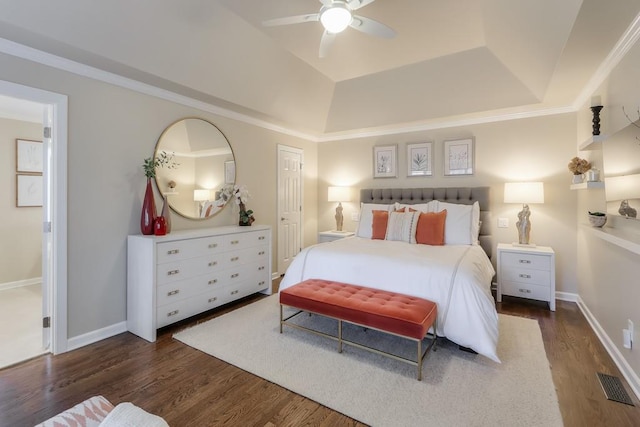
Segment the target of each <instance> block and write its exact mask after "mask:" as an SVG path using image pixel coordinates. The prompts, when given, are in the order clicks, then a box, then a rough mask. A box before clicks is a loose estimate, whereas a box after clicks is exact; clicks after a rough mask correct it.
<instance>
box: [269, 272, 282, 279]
mask: <svg viewBox="0 0 640 427" xmlns="http://www.w3.org/2000/svg"><path fill="white" fill-rule="evenodd" d="M279 278H280V273H278V272H277V271H274V272H273V273H271V280H276V279H279Z"/></svg>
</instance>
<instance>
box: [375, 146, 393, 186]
mask: <svg viewBox="0 0 640 427" xmlns="http://www.w3.org/2000/svg"><path fill="white" fill-rule="evenodd" d="M397 154H398V146H397V145H386V146H384V147H383V146H379V147H373V177H374V178H397V177H398V161H397V159H398V155H397Z"/></svg>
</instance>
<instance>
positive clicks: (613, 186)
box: [605, 174, 640, 218]
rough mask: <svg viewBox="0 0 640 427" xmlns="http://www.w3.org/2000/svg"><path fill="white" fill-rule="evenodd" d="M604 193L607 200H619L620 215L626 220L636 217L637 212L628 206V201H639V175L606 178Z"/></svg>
mask: <svg viewBox="0 0 640 427" xmlns="http://www.w3.org/2000/svg"><path fill="white" fill-rule="evenodd" d="M605 192H606V194H607V200H613V201H617V200H620V208H619V209H618V213H619V214H620V215H622V216H623V217H626V218H636V217H637V216H638V211H637V210H636V208H634V207H633V206H631V205H630V204H629V200H630V199H640V174H634V175H623V176H608V177H606V178H605Z"/></svg>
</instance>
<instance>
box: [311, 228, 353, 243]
mask: <svg viewBox="0 0 640 427" xmlns="http://www.w3.org/2000/svg"><path fill="white" fill-rule="evenodd" d="M355 234H356V233H354V232H353V231H335V230H333V231H321V232H320V233H318V243H324V242H331V241H334V240H339V239H344V238H345V237H351V236H353V235H355Z"/></svg>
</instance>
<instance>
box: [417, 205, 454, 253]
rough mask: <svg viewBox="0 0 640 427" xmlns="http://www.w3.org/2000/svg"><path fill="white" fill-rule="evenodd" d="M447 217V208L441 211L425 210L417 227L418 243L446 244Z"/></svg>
mask: <svg viewBox="0 0 640 427" xmlns="http://www.w3.org/2000/svg"><path fill="white" fill-rule="evenodd" d="M446 219H447V210H446V209H444V210H442V211H440V212H423V213H421V214H420V218H418V228H417V229H416V243H419V244H422V245H433V246H442V245H444V224H445V222H446Z"/></svg>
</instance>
